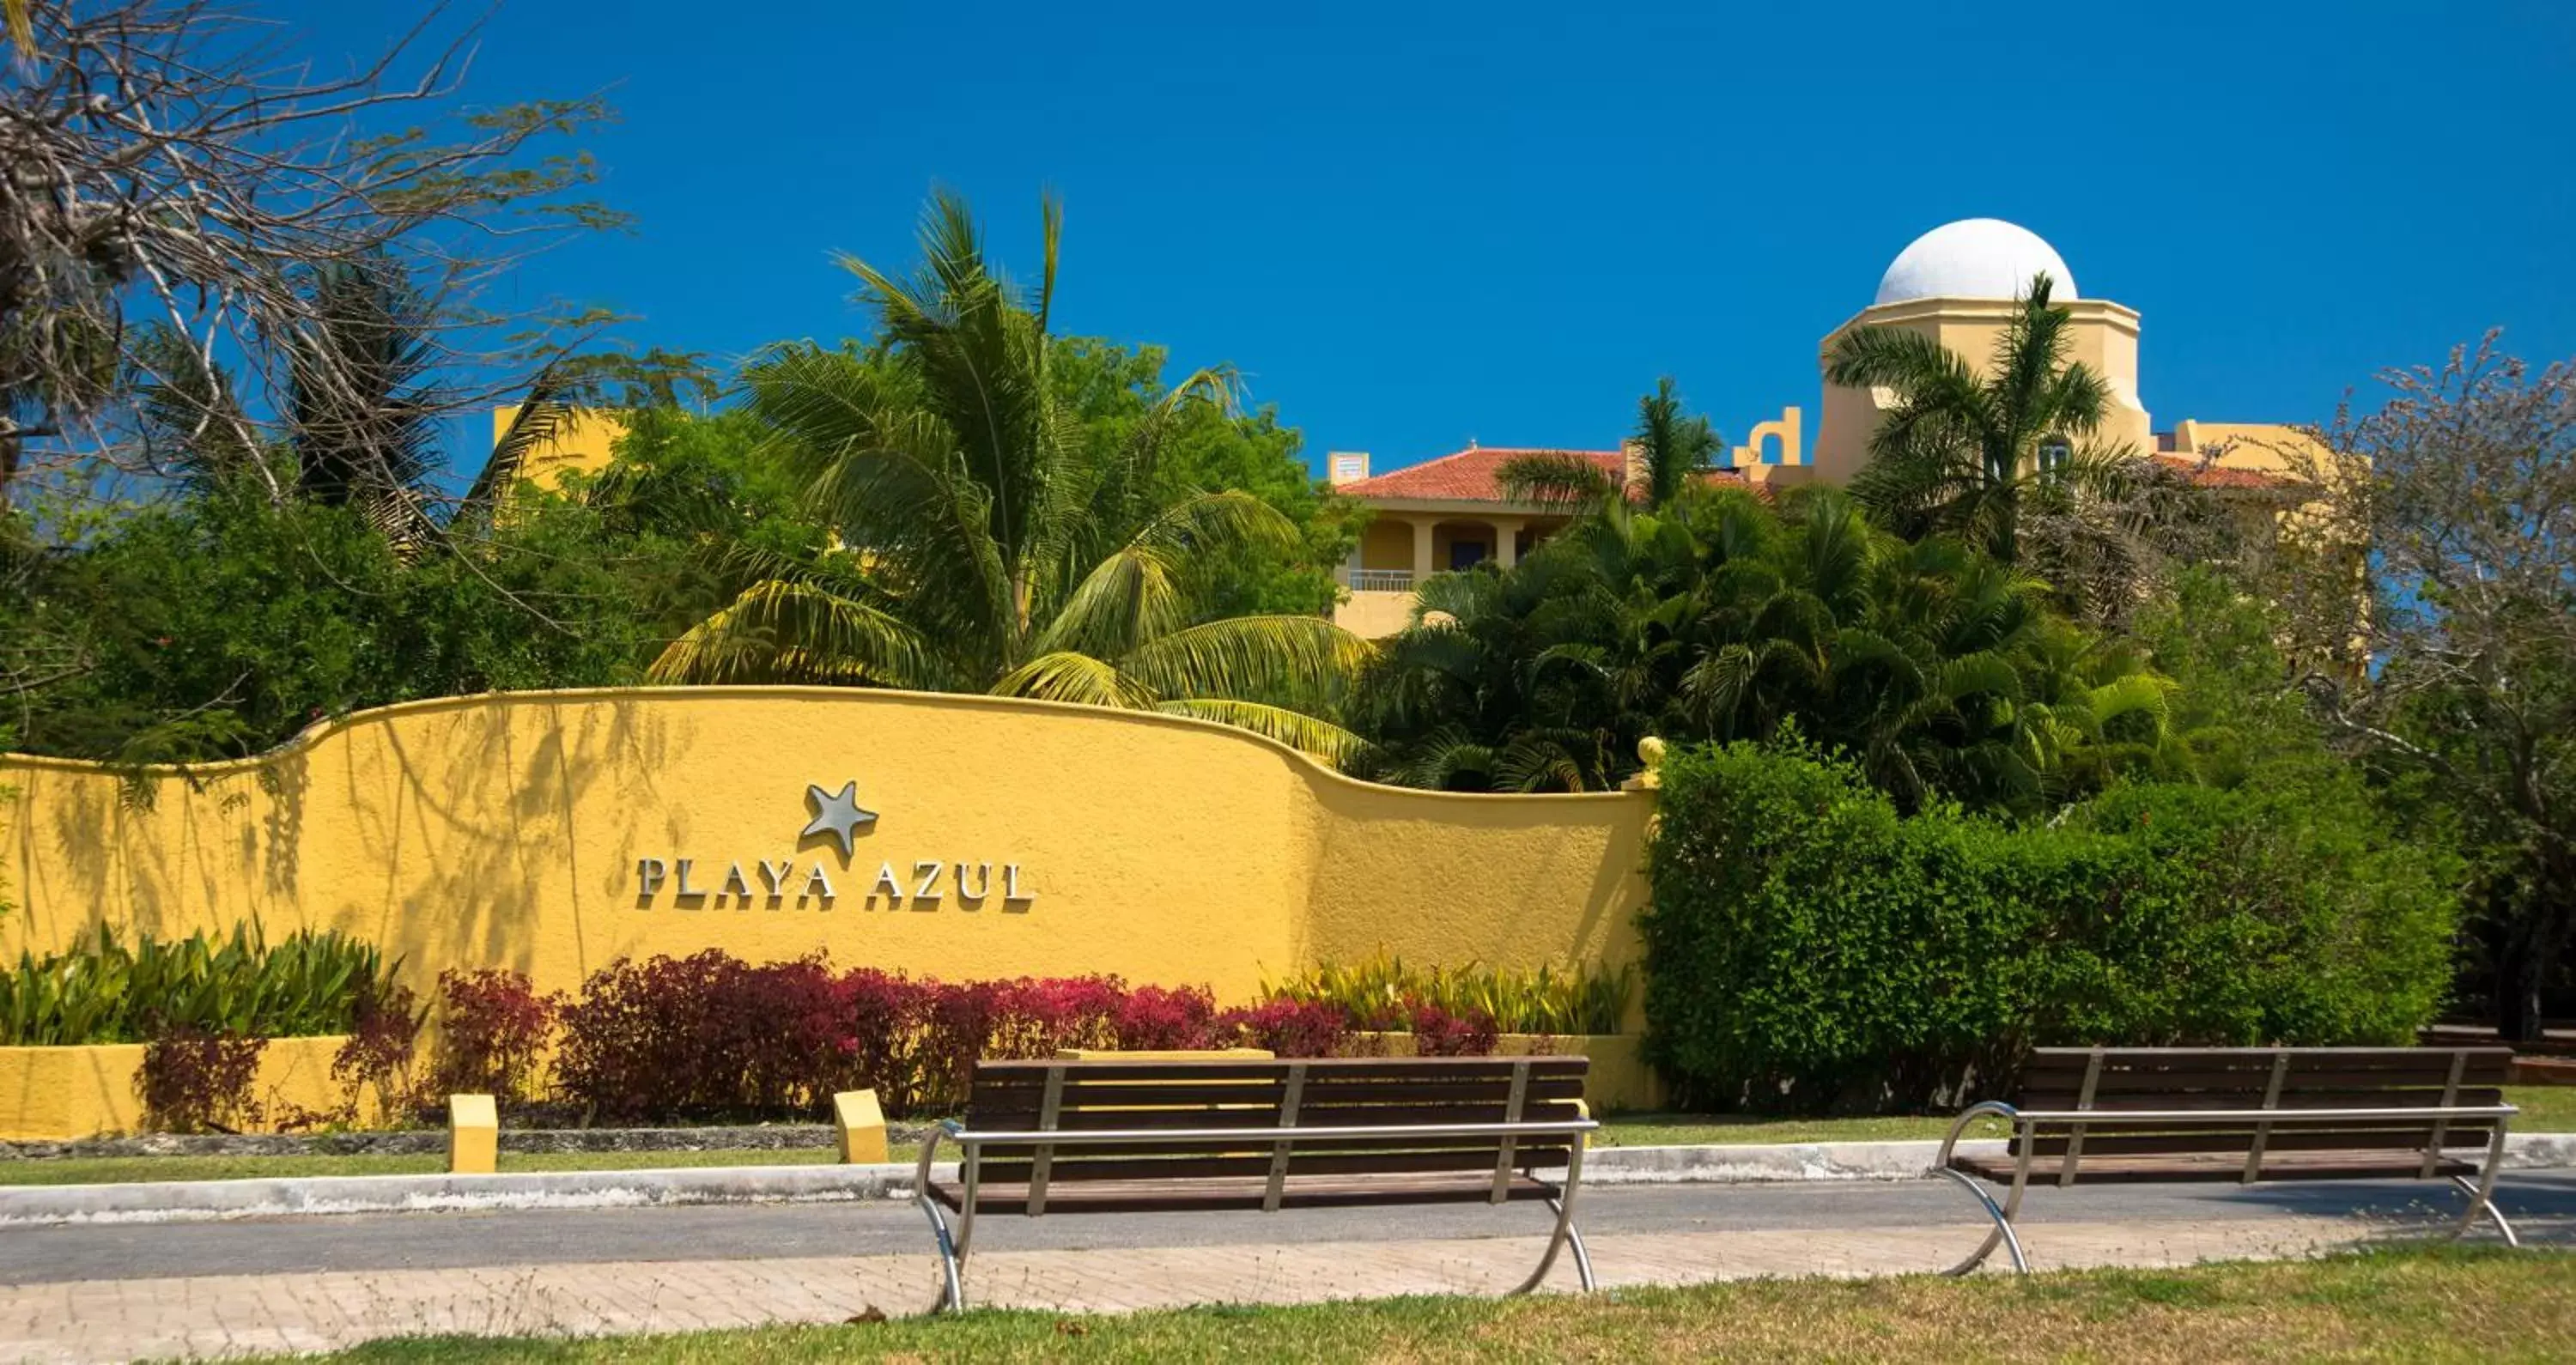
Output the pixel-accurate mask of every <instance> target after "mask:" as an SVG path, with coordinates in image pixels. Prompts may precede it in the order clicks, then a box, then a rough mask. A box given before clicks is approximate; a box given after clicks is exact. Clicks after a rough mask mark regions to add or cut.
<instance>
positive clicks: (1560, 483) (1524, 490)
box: [1494, 450, 1625, 507]
mask: <svg viewBox="0 0 2576 1365" xmlns="http://www.w3.org/2000/svg"><path fill="white" fill-rule="evenodd" d="M1494 483H1495V485H1496V486H1497V487H1499V488H1500V489H1501V490H1502V494H1503V497H1504V498H1505V499H1506V500H1507V501H1511V502H1525V503H1531V504H1535V505H1537V506H1541V507H1580V506H1592V505H1595V504H1600V503H1606V502H1609V501H1611V500H1613V499H1616V498H1618V497H1619V496H1620V495H1621V494H1622V493H1623V492H1624V491H1625V490H1624V489H1623V487H1622V486H1621V482H1620V480H1618V479H1617V478H1615V477H1613V476H1612V475H1610V474H1609V473H1608V472H1606V471H1604V470H1603V469H1602V468H1601V466H1599V465H1597V464H1594V463H1593V462H1592V461H1590V460H1587V459H1585V458H1583V457H1582V456H1580V455H1576V454H1572V453H1570V452H1567V451H1561V450H1549V451H1535V452H1532V453H1530V454H1527V455H1515V456H1513V457H1511V458H1510V459H1508V460H1505V461H1503V462H1502V464H1501V465H1499V466H1497V467H1496V468H1495V470H1494Z"/></svg>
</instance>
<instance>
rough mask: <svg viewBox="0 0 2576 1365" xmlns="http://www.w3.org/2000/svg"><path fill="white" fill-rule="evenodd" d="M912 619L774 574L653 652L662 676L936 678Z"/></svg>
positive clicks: (704, 679) (887, 682) (683, 679)
mask: <svg viewBox="0 0 2576 1365" xmlns="http://www.w3.org/2000/svg"><path fill="white" fill-rule="evenodd" d="M929 653H930V651H929V650H928V648H927V647H926V646H925V644H924V642H923V640H922V638H921V636H920V633H919V632H918V631H917V630H915V629H914V627H913V626H912V625H911V624H910V623H908V622H906V621H904V620H902V619H900V618H898V617H896V616H894V615H892V614H891V613H889V612H887V611H885V610H883V609H882V608H879V607H876V606H872V605H869V604H867V603H863V602H856V601H853V600H851V599H850V598H847V597H844V596H841V595H839V594H837V593H834V592H831V591H828V590H826V589H824V588H821V587H818V586H816V585H814V584H811V583H800V582H792V581H787V580H780V579H772V580H770V581H767V582H763V583H757V584H754V585H752V586H751V587H749V588H747V589H745V590H744V591H743V592H742V594H741V595H740V596H738V597H736V598H735V599H734V600H733V602H732V604H731V605H729V606H727V607H725V608H724V609H723V610H721V611H718V612H717V613H716V614H715V615H713V616H710V617H708V618H707V619H706V620H704V621H701V622H699V623H698V624H697V625H695V626H693V627H691V628H690V629H689V630H688V632H687V633H686V634H683V635H682V636H681V637H680V638H679V639H677V640H674V641H672V642H671V643H670V644H669V645H668V646H666V647H665V648H664V649H663V650H662V653H661V654H660V655H659V656H658V657H656V658H655V659H654V660H653V663H652V666H651V667H650V668H648V669H647V670H646V676H647V677H648V678H650V679H651V680H652V681H654V682H661V683H722V682H827V683H868V684H875V685H879V686H888V687H907V686H921V685H924V684H926V683H933V682H934V681H935V676H934V675H933V674H932V672H931V670H930V669H929V667H928V658H929Z"/></svg>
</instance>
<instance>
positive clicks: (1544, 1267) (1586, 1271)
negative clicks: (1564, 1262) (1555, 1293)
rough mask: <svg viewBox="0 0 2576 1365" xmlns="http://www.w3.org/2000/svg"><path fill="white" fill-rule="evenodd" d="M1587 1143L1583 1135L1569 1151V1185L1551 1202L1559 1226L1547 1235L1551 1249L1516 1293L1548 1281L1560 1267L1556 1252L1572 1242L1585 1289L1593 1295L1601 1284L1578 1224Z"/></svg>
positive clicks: (1566, 1172) (1576, 1263) (1576, 1271)
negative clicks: (1578, 1198) (1595, 1277)
mask: <svg viewBox="0 0 2576 1365" xmlns="http://www.w3.org/2000/svg"><path fill="white" fill-rule="evenodd" d="M1586 1145H1587V1144H1585V1142H1584V1141H1583V1139H1582V1138H1581V1137H1577V1138H1575V1140H1574V1149H1573V1150H1572V1151H1571V1152H1569V1153H1567V1154H1566V1161H1565V1184H1564V1186H1563V1187H1562V1188H1560V1189H1558V1190H1557V1192H1556V1193H1555V1195H1554V1196H1552V1197H1550V1198H1549V1200H1548V1201H1547V1207H1548V1211H1549V1212H1551V1213H1554V1214H1555V1215H1556V1228H1555V1230H1553V1231H1551V1232H1550V1233H1548V1235H1547V1250H1546V1251H1545V1252H1544V1253H1542V1254H1541V1255H1540V1256H1539V1258H1538V1269H1537V1270H1534V1271H1532V1272H1530V1277H1529V1278H1528V1279H1526V1280H1523V1281H1521V1286H1520V1288H1518V1289H1515V1290H1513V1291H1512V1292H1513V1293H1515V1294H1526V1293H1529V1292H1530V1291H1531V1290H1533V1289H1536V1288H1538V1287H1539V1285H1540V1284H1542V1283H1544V1282H1545V1281H1546V1280H1547V1272H1548V1271H1550V1270H1552V1269H1554V1268H1555V1266H1556V1253H1557V1252H1558V1251H1559V1250H1560V1249H1562V1248H1563V1247H1564V1246H1565V1245H1566V1244H1567V1243H1568V1242H1571V1243H1573V1244H1574V1274H1575V1277H1576V1278H1577V1279H1579V1280H1581V1281H1582V1282H1583V1292H1584V1293H1586V1294H1589V1293H1591V1292H1592V1291H1593V1290H1594V1289H1595V1288H1597V1287H1598V1286H1597V1285H1596V1283H1595V1282H1594V1280H1593V1278H1592V1253H1591V1252H1590V1251H1588V1250H1585V1249H1584V1246H1583V1234H1582V1233H1581V1232H1580V1231H1578V1230H1576V1228H1575V1226H1574V1196H1575V1194H1576V1192H1577V1191H1579V1190H1581V1189H1582V1188H1583V1149H1584V1147H1585V1146H1586Z"/></svg>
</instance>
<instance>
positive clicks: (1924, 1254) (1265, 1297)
mask: <svg viewBox="0 0 2576 1365" xmlns="http://www.w3.org/2000/svg"><path fill="white" fill-rule="evenodd" d="M1984 1227H1985V1225H1983V1224H1978V1223H1966V1222H1961V1223H1941V1224H1929V1225H1927V1224H1923V1223H1910V1224H1907V1225H1905V1226H1901V1227H1898V1226H1890V1227H1870V1226H1856V1227H1835V1228H1826V1229H1760V1230H1747V1231H1650V1232H1627V1233H1606V1234H1603V1235H1600V1236H1596V1237H1594V1238H1592V1239H1591V1247H1592V1258H1593V1263H1594V1266H1595V1268H1596V1270H1597V1271H1598V1273H1599V1275H1600V1278H1601V1282H1602V1284H1603V1285H1604V1286H1605V1287H1615V1286H1620V1285H1640V1284H1684V1283H1694V1282H1701V1281H1707V1280H1717V1279H1734V1278H1745V1277H1752V1276H1765V1275H1771V1276H1798V1275H1830V1276H1864V1275H1884V1274H1901V1273H1907V1272H1919V1271H1930V1270H1938V1269H1941V1268H1942V1267H1943V1266H1945V1265H1947V1264H1948V1263H1949V1262H1951V1261H1952V1260H1955V1259H1956V1258H1957V1257H1958V1256H1959V1255H1961V1254H1963V1253H1964V1252H1965V1251H1966V1250H1967V1249H1969V1248H1972V1247H1973V1246H1975V1245H1976V1243H1977V1241H1978V1239H1979V1238H1980V1237H1981V1236H1982V1235H1983V1231H1984ZM2027 1231H2028V1238H2027V1240H2028V1248H2029V1252H2030V1255H2031V1260H2032V1264H2033V1268H2034V1269H2050V1268H2066V1267H2075V1266H2099V1265H2174V1264H2188V1263H2191V1262H2194V1261H2200V1260H2209V1259H2217V1258H2238V1257H2279V1256H2296V1255H2303V1254H2309V1253H2312V1252H2315V1251H2318V1250H2323V1249H2326V1248H2330V1247H2333V1246H2337V1245H2343V1244H2348V1243H2350V1242H2351V1241H2353V1240H2354V1239H2355V1238H2356V1236H2357V1235H2361V1233H2362V1232H2363V1230H2362V1229H2360V1228H2357V1227H2356V1226H2355V1224H2354V1223H2353V1222H2352V1221H2351V1220H2349V1219H2344V1218H2334V1217H2308V1216H2302V1215H2295V1214H2293V1215H2272V1216H2265V1217H2258V1218H2234V1219H2224V1218H2218V1219H2213V1218H2191V1219H2160V1220H2146V1221H2138V1220H2124V1221H2118V1222H2081V1221H2068V1222H2050V1223H2046V1224H2042V1225H2038V1226H2035V1227H2032V1228H2030V1229H2028V1230H2027ZM1541 1245H1542V1241H1541V1239H1538V1238H1534V1237H1461V1238H1447V1239H1440V1240H1431V1241H1418V1242H1396V1241H1379V1240H1372V1241H1364V1242H1301V1243H1295V1244H1289V1245H1264V1244H1257V1243H1255V1244H1236V1245H1222V1246H1188V1247H1169V1248H1158V1247H1141V1248H1103V1249H1086V1250H1019V1251H1014V1250H1010V1249H1007V1248H997V1249H992V1250H988V1251H981V1252H978V1253H977V1255H976V1256H975V1258H974V1261H973V1263H972V1265H971V1266H970V1268H969V1273H968V1281H967V1285H968V1294H969V1296H970V1297H971V1298H972V1299H974V1300H975V1301H976V1302H977V1303H979V1304H984V1305H992V1306H999V1307H1015V1308H1039V1309H1047V1310H1051V1311H1058V1312H1070V1313H1090V1312H1123V1311H1129V1310H1134V1309H1141V1308H1168V1307H1179V1306H1183V1305H1188V1304H1201V1303H1265V1304H1280V1303H1307V1302H1316V1301H1320V1300H1328V1299H1341V1298H1360V1297H1377V1296H1384V1295H1392V1294H1410V1293H1471V1294H1494V1293H1500V1292H1502V1291H1504V1290H1507V1289H1509V1288H1510V1287H1512V1286H1513V1285H1514V1284H1517V1283H1518V1282H1519V1281H1520V1280H1521V1279H1522V1278H1523V1277H1524V1276H1525V1275H1527V1274H1528V1272H1529V1268H1530V1267H1531V1266H1532V1265H1533V1264H1534V1263H1535V1261H1536V1258H1537V1255H1538V1252H1539V1250H1540V1247H1541ZM1998 1260H2000V1255H1999V1256H1998ZM937 1285H938V1271H937V1268H936V1264H935V1262H934V1260H933V1258H932V1257H931V1256H930V1255H929V1254H927V1252H926V1251H925V1252H923V1253H918V1254H912V1255H866V1256H798V1257H781V1258H775V1259H765V1260H764V1259H723V1260H652V1261H600V1262H589V1263H580V1264H552V1265H549V1264H536V1265H511V1266H482V1267H466V1268H446V1269H406V1268H393V1269H377V1270H360V1271H346V1270H340V1271H315V1272H291V1273H271V1274H260V1275H202V1276H189V1277H184V1278H164V1279H124V1280H74V1281H67V1282H59V1283H39V1284H26V1285H18V1286H7V1287H0V1360H10V1361H21V1360H23V1361H30V1362H38V1361H41V1362H93V1361H114V1360H127V1359H132V1358H135V1357H138V1356H149V1357H186V1358H209V1357H223V1356H239V1355H247V1354H258V1353H275V1352H302V1351H322V1350H330V1349H333V1348H336V1347H341V1346H348V1345H354V1344H356V1343H358V1342H361V1341H366V1340H370V1339H373V1338H377V1337H385V1336H405V1335H417V1334H423V1333H464V1334H472V1335H566V1336H572V1335H583V1336H586V1335H615V1334H625V1333H636V1332H685V1331H700V1330H707V1329H714V1328H728V1327H752V1326H760V1325H766V1324H774V1323H832V1322H840V1321H844V1320H846V1319H848V1318H850V1317H853V1316H855V1315H857V1314H859V1313H862V1312H864V1311H866V1310H867V1309H868V1308H870V1307H875V1308H878V1309H881V1310H883V1311H884V1312H886V1313H889V1314H894V1315H902V1314H906V1313H916V1312H920V1311H923V1310H925V1309H926V1308H927V1307H928V1306H929V1305H930V1303H931V1301H932V1300H933V1298H934V1297H935V1296H936V1293H937ZM1548 1288H1549V1289H1550V1290H1554V1291H1568V1290H1572V1289H1574V1288H1575V1278H1574V1269H1573V1266H1572V1262H1571V1258H1570V1257H1568V1258H1563V1259H1561V1260H1560V1261H1559V1262H1558V1265H1557V1268H1556V1271H1555V1273H1554V1274H1553V1276H1552V1277H1551V1279H1550V1282H1549V1286H1548Z"/></svg>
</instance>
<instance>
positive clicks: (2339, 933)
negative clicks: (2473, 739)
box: [1641, 744, 2456, 1111]
mask: <svg viewBox="0 0 2576 1365" xmlns="http://www.w3.org/2000/svg"><path fill="white" fill-rule="evenodd" d="M1663 772H1664V777H1663V809H1662V818H1661V823H1660V832H1659V833H1658V835H1657V837H1656V840H1655V844H1654V849H1653V855H1652V863H1653V874H1654V884H1655V897H1654V904H1653V906H1652V907H1651V908H1650V909H1649V910H1648V911H1647V913H1646V914H1645V915H1644V916H1643V918H1642V920H1641V925H1642V928H1643V930H1644V934H1645V940H1646V969H1647V974H1646V1018H1647V1029H1648V1035H1649V1037H1648V1048H1649V1055H1650V1056H1651V1057H1652V1058H1653V1059H1654V1061H1655V1062H1656V1064H1657V1065H1658V1066H1660V1067H1661V1068H1663V1070H1664V1071H1665V1073H1666V1075H1667V1077H1668V1078H1669V1079H1670V1080H1671V1081H1672V1082H1673V1084H1674V1085H1675V1086H1676V1088H1677V1089H1678V1090H1679V1091H1680V1092H1681V1094H1682V1096H1683V1097H1685V1098H1687V1099H1688V1100H1690V1101H1691V1102H1693V1103H1695V1104H1699V1105H1704V1106H1713V1107H1717V1108H1736V1107H1743V1108H1750V1109H1757V1110H1808V1111H1813V1110H1823V1109H1838V1110H1881V1109H1906V1108H1921V1107H1927V1106H1935V1105H1947V1104H1952V1103H1956V1102H1958V1101H1959V1100H1960V1099H1962V1098H1963V1097H1965V1096H1969V1095H1974V1094H1992V1093H1995V1092H1996V1091H1998V1090H1999V1089H2001V1088H2002V1087H2003V1086H2004V1085H2005V1084H2006V1083H2008V1081H2009V1078H2010V1075H2011V1073H2012V1070H2013V1068H2014V1067H2015V1066H2016V1065H2017V1063H2018V1060H2019V1058H2020V1057H2021V1055H2022V1054H2023V1052H2024V1050H2025V1049H2027V1048H2029V1047H2032V1046H2038V1045H2051V1044H2083V1043H2107V1044H2199V1045H2226V1044H2253V1043H2265V1042H2280V1043H2301V1044H2330V1043H2355V1044H2357V1043H2402V1042H2405V1041H2407V1040H2408V1039H2409V1038H2410V1037H2411V1035H2412V1033H2413V1030H2414V1029H2415V1028H2416V1027H2417V1026H2418V1025H2419V1024H2421V1023H2423V1022H2424V1021H2425V1020H2427V1019H2429V1018H2430V1017H2431V1015H2432V1013H2433V1011H2434V1009H2435V1008H2436V1006H2438V1005H2439V1003H2440V1001H2441V996H2442V993H2443V990H2444V988H2445V986H2446V984H2447V982H2448V980H2449V971H2450V951H2451V950H2450V943H2451V934H2452V929H2453V916H2454V914H2455V909H2456V902H2455V899H2454V897H2453V895H2452V894H2451V892H2450V889H2449V886H2448V883H2447V877H2448V864H2447V861H2446V860H2445V859H2444V858H2442V857H2441V856H2439V855H2436V854H2433V853H2430V852H2428V851H2426V850H2423V849H2419V848H2415V847H2411V846H2408V845H2406V844H2405V843H2403V842H2402V841H2399V840H2396V839H2394V838H2391V837H2389V835H2388V834H2387V832H2386V830H2385V828H2384V826H2383V825H2382V823H2381V822H2380V820H2379V818H2378V816H2377V815H2376V814H2375V812H2374V811H2373V810H2372V809H2371V807H2370V805H2369V802H2368V799H2367V796H2366V794H2365V793H2363V792H2361V791H2360V790H2359V789H2358V787H2357V786H2354V785H2353V784H2351V783H2350V782H2349V781H2348V780H2332V779H2324V778H2319V779H2316V780H2312V781H2303V782H2301V783H2299V784H2297V785H2295V786H2291V787H2286V788H2281V789H2270V790H2266V789H2257V788H2240V789H2236V790H2219V789H2215V788H2209V787H2195V786H2168V785H2142V786H2133V787H2124V788H2119V789H2116V790H2114V791H2112V792H2110V793H2108V794H2106V795H2104V796H2103V797H2100V798H2098V799H2096V800H2093V801H2090V802H2087V803H2084V804H2082V805H2079V806H2076V807H2073V808H2071V809H2070V810H2069V811H2067V812H2066V813H2065V815H2064V816H2062V817H2061V818H2060V819H2059V820H2057V821H2056V822H2055V823H2053V824H2050V825H2033V826H2018V827H2017V826H2013V825H2009V824H2005V823H2002V822H2000V821H1996V820H1992V819H1988V818H1984V817H1978V816H1968V815H1962V814H1960V813H1958V812H1957V811H1955V810H1932V811H1927V812H1925V813H1924V814H1922V815H1919V816H1914V817H1909V818H1900V817H1899V816H1898V815H1897V813H1896V810H1895V808H1894V807H1893V806H1892V805H1890V804H1889V802H1888V800H1887V798H1886V797H1885V796H1883V795H1881V794H1880V793H1879V792H1877V791H1875V790H1874V789H1872V788H1871V787H1870V786H1869V785H1868V783H1867V782H1866V781H1865V780H1863V778H1862V777H1861V775H1860V773H1859V771H1858V770H1857V769H1856V768H1854V767H1852V766H1851V765H1850V764H1848V763H1844V762H1841V761H1839V760H1836V759H1831V758H1826V757H1823V756H1820V755H1817V754H1815V753H1812V752H1808V751H1805V750H1801V749H1797V748H1789V749H1764V748H1759V747H1756V746H1754V745H1750V744H1738V745H1733V746H1730V747H1727V748H1723V749H1705V748H1704V749H1697V750H1690V751H1684V752H1678V753H1676V754H1674V755H1673V756H1672V757H1671V758H1670V759H1669V760H1668V761H1667V763H1666V764H1665V767H1664V770H1663Z"/></svg>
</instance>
